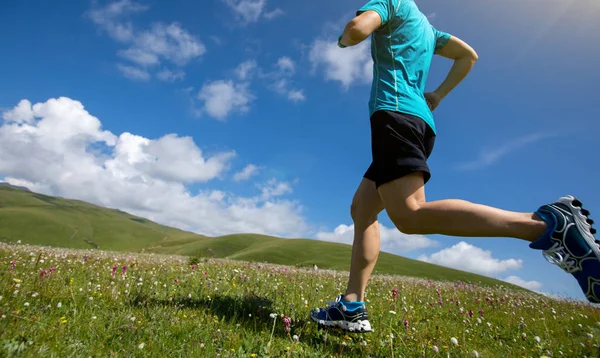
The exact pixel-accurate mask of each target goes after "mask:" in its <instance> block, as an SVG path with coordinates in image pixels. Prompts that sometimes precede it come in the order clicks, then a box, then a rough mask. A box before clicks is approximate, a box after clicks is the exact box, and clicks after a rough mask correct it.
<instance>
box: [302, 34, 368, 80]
mask: <svg viewBox="0 0 600 358" xmlns="http://www.w3.org/2000/svg"><path fill="white" fill-rule="evenodd" d="M370 49H371V47H370V42H369V41H363V42H362V43H360V44H358V45H356V46H353V47H347V48H344V49H342V48H339V47H338V46H337V40H336V41H324V40H316V41H314V42H313V44H312V46H311V48H310V53H309V59H310V62H311V63H312V66H313V71H316V70H317V69H321V70H322V71H323V73H324V76H325V79H326V80H328V81H337V82H339V83H340V84H341V85H342V88H343V89H344V90H348V89H349V88H350V86H351V85H353V84H355V83H357V84H370V83H371V81H372V80H373V60H372V59H371V52H370Z"/></svg>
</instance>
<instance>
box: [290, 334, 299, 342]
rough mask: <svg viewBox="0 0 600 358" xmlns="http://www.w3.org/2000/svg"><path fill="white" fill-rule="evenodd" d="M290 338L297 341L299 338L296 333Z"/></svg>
mask: <svg viewBox="0 0 600 358" xmlns="http://www.w3.org/2000/svg"><path fill="white" fill-rule="evenodd" d="M292 339H293V340H294V342H298V340H299V338H298V336H297V335H295V334H294V336H293V337H292Z"/></svg>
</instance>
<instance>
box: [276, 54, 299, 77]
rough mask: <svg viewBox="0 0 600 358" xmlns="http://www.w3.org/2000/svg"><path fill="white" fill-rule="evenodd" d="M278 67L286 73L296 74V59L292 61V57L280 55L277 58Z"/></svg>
mask: <svg viewBox="0 0 600 358" xmlns="http://www.w3.org/2000/svg"><path fill="white" fill-rule="evenodd" d="M277 67H278V68H279V70H280V71H281V72H283V73H284V74H285V73H289V74H294V72H296V64H295V63H294V61H292V59H291V58H289V57H286V56H284V57H280V58H279V59H278V60H277Z"/></svg>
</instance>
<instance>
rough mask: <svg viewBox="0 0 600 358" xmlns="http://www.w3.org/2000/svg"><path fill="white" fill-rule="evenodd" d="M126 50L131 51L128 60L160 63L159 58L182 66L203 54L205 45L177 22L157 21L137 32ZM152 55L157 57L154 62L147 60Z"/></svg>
mask: <svg viewBox="0 0 600 358" xmlns="http://www.w3.org/2000/svg"><path fill="white" fill-rule="evenodd" d="M127 51H130V52H131V53H132V54H131V55H130V56H129V57H128V58H129V60H131V61H133V62H136V63H138V64H140V65H147V64H150V65H153V64H156V63H160V60H167V61H170V62H172V63H174V64H176V65H179V66H184V65H186V64H187V63H188V62H189V61H191V60H193V59H195V58H197V57H200V56H202V55H204V53H205V52H206V47H205V46H204V44H203V43H201V42H200V41H198V40H197V39H196V38H195V37H194V36H193V35H191V34H190V33H189V32H187V31H186V30H185V29H183V28H182V27H181V25H180V24H178V23H172V24H169V25H165V24H162V23H157V24H154V25H153V26H152V28H151V29H150V30H147V31H142V32H140V33H138V34H137V35H136V37H135V40H134V43H133V46H132V47H130V48H129V49H128V50H126V52H127ZM152 57H155V58H156V59H157V60H156V62H152V61H151V60H150V61H149V60H148V59H150V58H152Z"/></svg>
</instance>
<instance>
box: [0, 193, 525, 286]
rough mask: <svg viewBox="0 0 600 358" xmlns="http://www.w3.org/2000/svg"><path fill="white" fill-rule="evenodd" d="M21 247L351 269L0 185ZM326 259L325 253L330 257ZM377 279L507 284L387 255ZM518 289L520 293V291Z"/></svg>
mask: <svg viewBox="0 0 600 358" xmlns="http://www.w3.org/2000/svg"><path fill="white" fill-rule="evenodd" d="M18 240H21V242H22V243H24V244H31V245H42V246H53V247H65V248H75V249H90V248H92V249H100V250H109V251H121V252H124V251H126V252H148V253H150V252H152V253H158V254H178V255H184V256H191V257H213V258H226V259H231V260H240V261H253V262H268V263H274V264H282V265H289V266H297V267H312V266H313V265H315V264H316V265H317V266H319V267H320V268H327V269H336V270H348V269H349V263H350V254H351V251H352V247H351V246H350V245H345V244H339V243H330V242H323V241H317V240H311V239H282V238H277V237H271V236H264V235H256V234H236V235H227V236H221V237H206V236H202V235H198V234H195V233H191V232H187V231H183V230H179V229H175V228H171V227H167V226H163V225H159V224H157V223H155V222H152V221H150V220H147V219H144V218H141V217H137V216H134V215H131V214H128V213H126V212H123V211H120V210H116V209H108V208H104V207H100V206H96V205H93V204H90V203H87V202H83V201H79V200H70V199H64V198H59V197H53V196H47V195H42V194H38V193H34V192H31V191H29V190H27V189H25V188H18V187H14V186H10V185H6V184H5V185H0V241H3V242H17V241H18ZM323 253H326V254H325V255H324V254H323ZM375 273H380V274H395V275H404V276H414V277H421V278H427V279H431V280H442V281H458V280H460V281H466V282H477V283H481V284H487V285H492V286H496V285H504V286H511V287H515V288H517V286H513V285H511V284H508V283H506V282H503V281H499V280H495V279H492V278H489V277H485V276H481V275H476V274H472V273H468V272H464V271H460V270H454V269H450V268H446V267H442V266H438V265H433V264H429V263H425V262H421V261H417V260H412V259H408V258H405V257H401V256H397V255H392V254H389V253H385V252H382V253H381V254H380V255H379V260H378V263H377V266H376V267H375ZM519 289H521V288H519Z"/></svg>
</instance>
